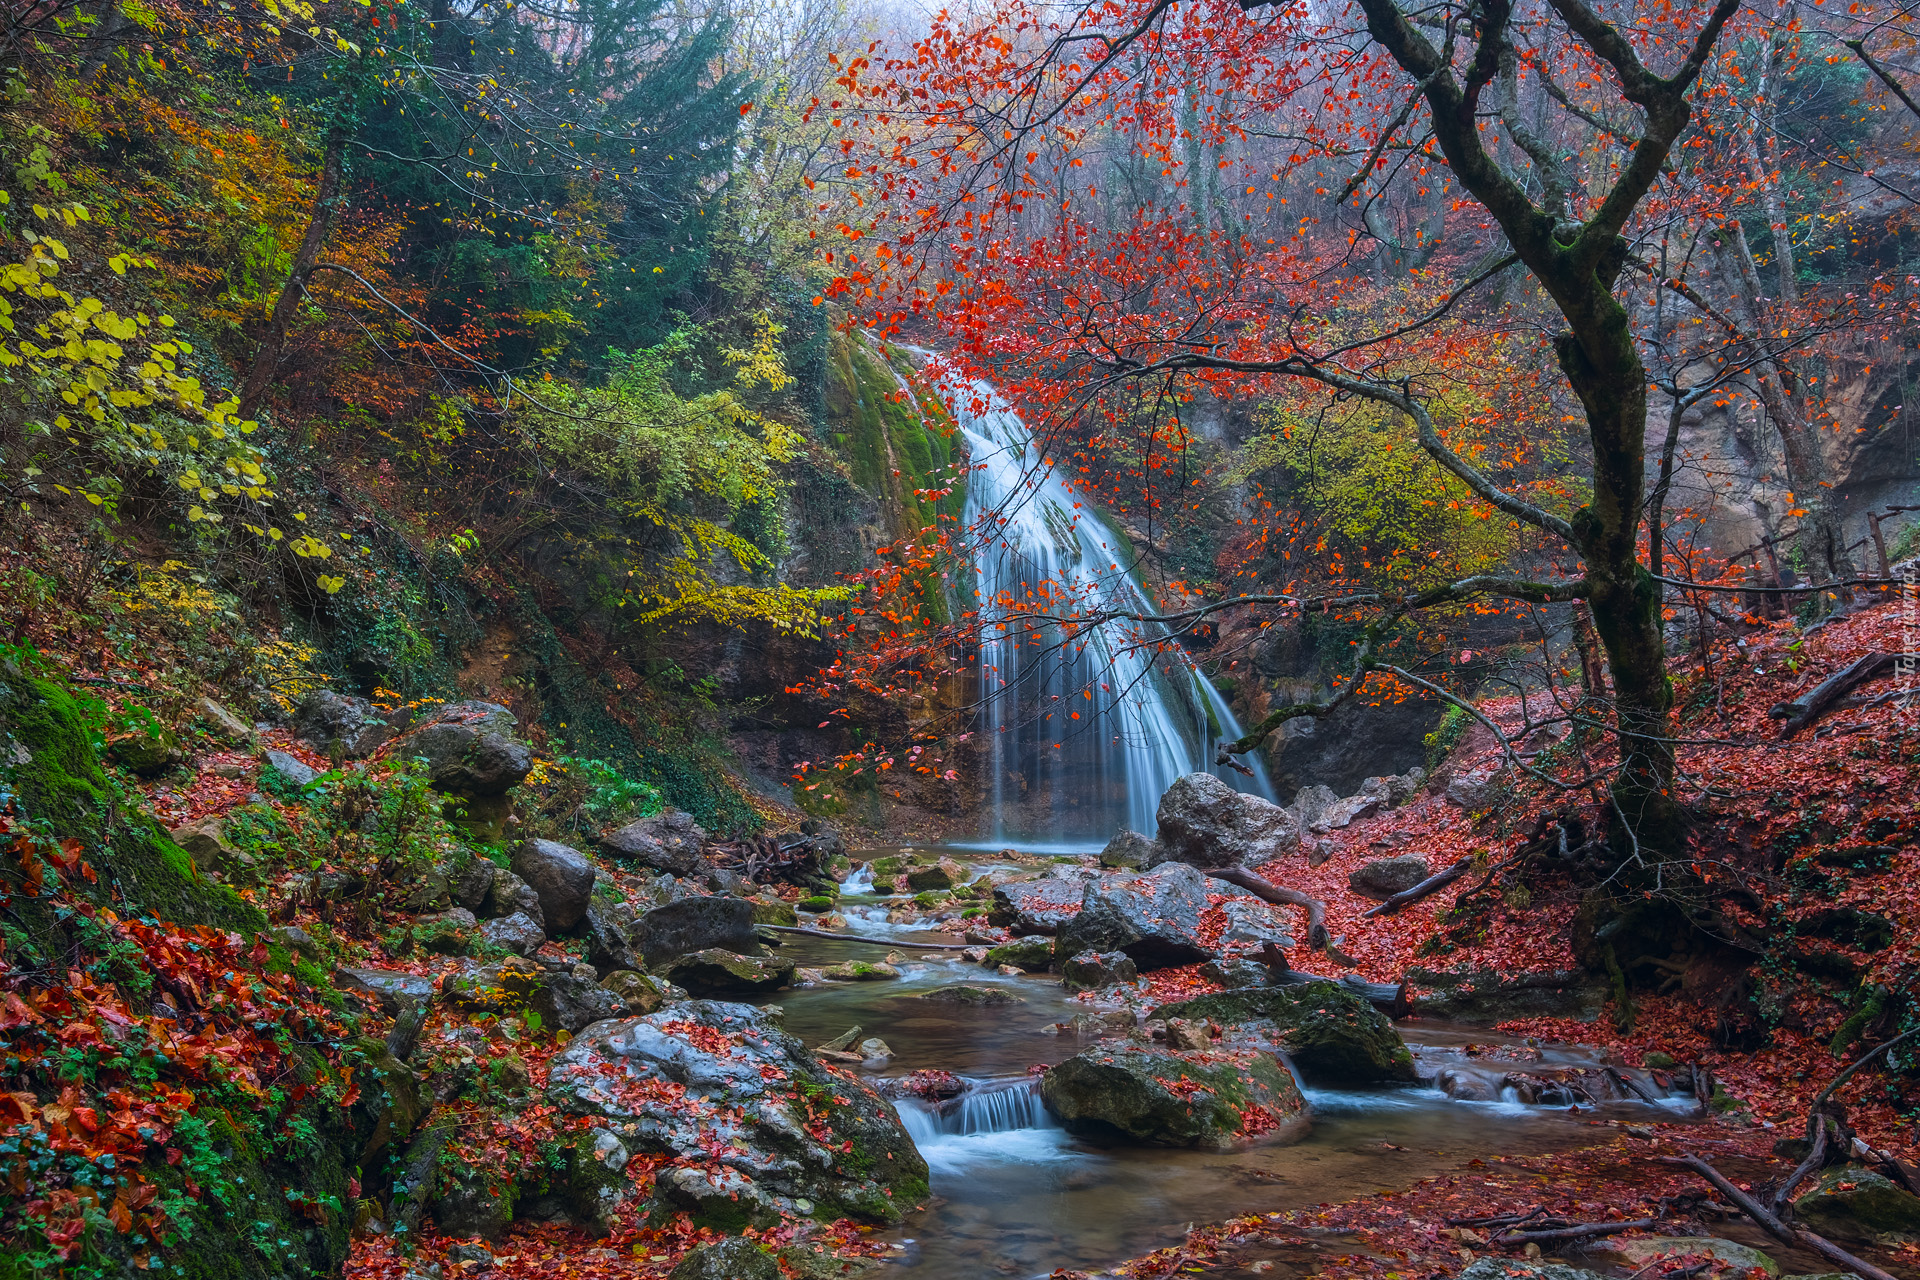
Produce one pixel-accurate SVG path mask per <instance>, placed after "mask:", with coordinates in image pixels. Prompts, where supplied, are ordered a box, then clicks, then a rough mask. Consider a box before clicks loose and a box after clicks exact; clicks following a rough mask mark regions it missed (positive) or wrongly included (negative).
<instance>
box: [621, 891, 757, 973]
mask: <svg viewBox="0 0 1920 1280" xmlns="http://www.w3.org/2000/svg"><path fill="white" fill-rule="evenodd" d="M633 938H634V940H635V942H636V943H637V944H638V946H639V948H640V952H641V955H642V956H643V957H644V958H645V959H646V962H647V964H648V966H649V967H652V966H654V965H659V964H663V963H665V962H666V961H669V960H671V959H673V958H674V957H675V956H683V955H686V954H687V953H689V952H692V951H706V950H708V949H710V948H713V947H721V948H724V949H725V950H728V951H737V952H739V953H740V954H741V955H757V954H758V953H759V951H760V940H759V938H758V936H757V935H756V934H755V933H754V931H753V904H752V903H751V902H748V901H747V900H746V899H745V898H698V897H695V898H681V899H679V900H678V901H675V902H669V903H666V904H664V905H662V906H658V907H655V908H653V910H651V911H647V912H644V913H642V915H641V916H640V919H639V920H638V921H637V922H636V923H635V925H634V928H633Z"/></svg>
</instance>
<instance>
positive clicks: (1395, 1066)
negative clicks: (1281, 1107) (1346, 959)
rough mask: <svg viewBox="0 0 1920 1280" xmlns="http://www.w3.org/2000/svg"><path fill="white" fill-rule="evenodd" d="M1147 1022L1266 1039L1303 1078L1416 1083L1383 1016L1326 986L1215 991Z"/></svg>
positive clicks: (1170, 1007)
mask: <svg viewBox="0 0 1920 1280" xmlns="http://www.w3.org/2000/svg"><path fill="white" fill-rule="evenodd" d="M1148 1016H1149V1017H1153V1018H1186V1019H1188V1020H1190V1021H1194V1022H1203V1021H1212V1022H1217V1023H1219V1024H1221V1025H1222V1026H1226V1027H1230V1028H1233V1029H1234V1030H1235V1031H1236V1033H1237V1034H1238V1035H1240V1036H1241V1037H1242V1038H1247V1039H1262V1038H1266V1037H1271V1038H1272V1040H1273V1041H1274V1042H1275V1043H1276V1044H1278V1045H1279V1046H1280V1047H1282V1048H1284V1049H1285V1050H1286V1051H1287V1053H1288V1054H1289V1055H1290V1056H1291V1057H1292V1058H1293V1063H1294V1065H1295V1066H1296V1067H1298V1068H1299V1069H1300V1073H1301V1074H1302V1075H1303V1076H1306V1077H1307V1078H1308V1079H1311V1080H1315V1081H1318V1082H1321V1083H1325V1084H1332V1085H1364V1084H1411V1083H1413V1082H1414V1081H1415V1080H1417V1079H1418V1078H1419V1073H1418V1071H1416V1070H1415V1068H1414V1063H1413V1055H1412V1054H1411V1053H1409V1052H1408V1051H1407V1045H1406V1042H1405V1041H1404V1040H1402V1039H1401V1038H1400V1033H1399V1032H1397V1031H1395V1030H1394V1029H1393V1023H1392V1022H1390V1021H1388V1019H1387V1015H1386V1014H1384V1013H1382V1012H1380V1011H1379V1010H1378V1009H1376V1008H1374V1007H1373V1006H1372V1005H1370V1004H1368V1003H1367V1002H1366V1001H1365V1000H1363V999H1362V998H1361V997H1360V996H1359V995H1357V994H1355V993H1354V992H1352V991H1349V990H1347V989H1346V988H1345V987H1342V986H1339V985H1337V984H1335V983H1332V982H1296V983H1289V984H1288V985H1286V986H1284V987H1259V988H1253V989H1248V990H1240V991H1221V992H1216V993H1215V994H1213V995H1207V996H1200V997H1199V998H1197V999H1194V1000H1186V1001H1182V1002H1180V1003H1178V1004H1170V1005H1165V1006H1163V1007H1161V1008H1159V1009H1155V1010H1154V1011H1153V1012H1152V1013H1151V1014H1149V1015H1148Z"/></svg>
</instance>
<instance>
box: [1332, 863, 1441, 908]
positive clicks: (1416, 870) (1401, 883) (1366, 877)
mask: <svg viewBox="0 0 1920 1280" xmlns="http://www.w3.org/2000/svg"><path fill="white" fill-rule="evenodd" d="M1431 874H1433V873H1432V872H1431V871H1429V870H1428V869H1427V860H1426V859H1425V858H1422V857H1418V856H1416V855H1414V854H1405V855H1403V856H1401V857H1398V858H1375V859H1374V860H1373V861H1372V862H1369V863H1366V864H1364V865H1363V866H1361V867H1360V869H1359V870H1357V871H1355V872H1354V873H1353V874H1352V875H1350V876H1348V877H1347V888H1349V889H1351V890H1353V891H1354V892H1355V893H1357V894H1359V895H1361V896H1362V897H1366V898H1391V897H1392V896H1393V895H1394V894H1396V893H1402V892H1405V891H1406V890H1408V889H1411V888H1413V886H1415V885H1417V884H1419V883H1420V882H1421V881H1422V880H1425V879H1426V878H1427V877H1428V876H1429V875H1431Z"/></svg>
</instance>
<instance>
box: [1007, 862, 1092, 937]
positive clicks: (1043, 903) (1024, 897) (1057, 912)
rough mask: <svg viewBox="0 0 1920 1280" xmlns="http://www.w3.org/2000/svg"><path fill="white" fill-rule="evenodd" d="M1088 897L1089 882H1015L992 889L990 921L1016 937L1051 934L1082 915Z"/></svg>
mask: <svg viewBox="0 0 1920 1280" xmlns="http://www.w3.org/2000/svg"><path fill="white" fill-rule="evenodd" d="M1085 897H1086V882H1085V881H1084V880H1083V879H1080V878H1077V877H1076V878H1073V879H1067V878H1065V877H1060V876H1044V877H1042V878H1041V879H1038V880H1013V881H1009V882H1008V883H1006V884H997V885H995V886H993V907H992V909H991V910H990V911H989V912H988V916H987V918H988V919H990V920H992V921H993V923H995V924H1003V925H1005V926H1007V927H1008V928H1009V929H1011V930H1013V931H1014V933H1015V934H1020V935H1025V934H1046V935H1051V934H1055V933H1058V932H1059V931H1060V926H1061V925H1063V924H1065V923H1066V922H1067V921H1069V920H1071V919H1073V917H1074V916H1076V915H1078V914H1079V912H1080V903H1081V901H1082V900H1083V899H1084V898H1085Z"/></svg>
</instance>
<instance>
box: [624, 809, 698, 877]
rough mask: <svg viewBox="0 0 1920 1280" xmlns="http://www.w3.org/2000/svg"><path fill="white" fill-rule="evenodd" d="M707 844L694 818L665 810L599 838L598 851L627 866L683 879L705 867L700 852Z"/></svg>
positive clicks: (672, 810) (677, 811) (673, 810)
mask: <svg viewBox="0 0 1920 1280" xmlns="http://www.w3.org/2000/svg"><path fill="white" fill-rule="evenodd" d="M706 841H707V833H706V832H705V831H704V830H702V829H701V827H700V824H699V823H697V822H695V821H694V820H693V815H691V814H686V813H682V812H680V811H679V810H678V809H667V810H664V811H663V812H660V813H656V814H654V815H653V816H652V817H650V818H642V819H640V820H639V821H638V822H629V823H628V824H627V825H626V826H624V827H621V828H620V829H619V830H618V831H614V832H611V833H609V834H607V835H604V836H602V837H600V847H601V848H603V849H605V850H606V851H607V852H608V853H610V854H612V855H614V856H615V857H618V858H623V859H625V860H627V861H628V862H634V863H638V864H639V865H640V866H643V867H651V868H653V869H654V870H655V871H665V872H668V873H670V874H672V875H676V876H685V875H692V874H693V873H694V872H695V871H697V870H699V869H700V867H701V866H702V865H704V863H705V859H704V858H703V857H701V854H700V849H701V846H702V845H704V844H705V843H706Z"/></svg>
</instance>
